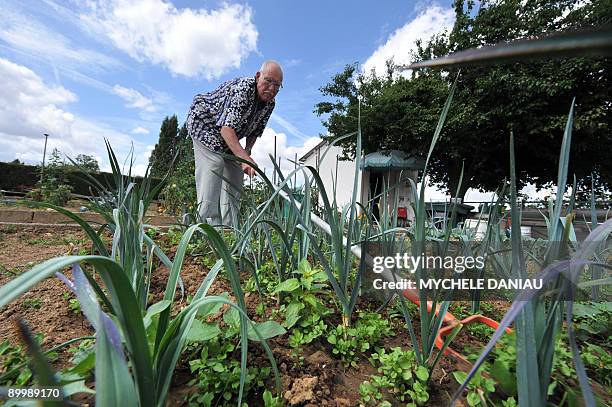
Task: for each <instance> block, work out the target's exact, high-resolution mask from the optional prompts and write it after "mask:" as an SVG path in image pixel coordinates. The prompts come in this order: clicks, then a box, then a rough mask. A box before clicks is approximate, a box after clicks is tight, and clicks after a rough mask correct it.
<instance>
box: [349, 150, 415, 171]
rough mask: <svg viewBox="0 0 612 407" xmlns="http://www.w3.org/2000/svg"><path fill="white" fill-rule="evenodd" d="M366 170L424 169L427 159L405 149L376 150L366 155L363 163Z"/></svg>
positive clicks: (362, 165)
mask: <svg viewBox="0 0 612 407" xmlns="http://www.w3.org/2000/svg"><path fill="white" fill-rule="evenodd" d="M361 168H362V169H366V170H385V171H388V170H422V169H423V168H425V160H424V159H423V158H421V157H417V156H414V155H411V154H408V153H406V152H404V151H399V150H390V151H376V152H374V153H370V154H368V155H366V156H365V159H364V161H363V162H362V164H361Z"/></svg>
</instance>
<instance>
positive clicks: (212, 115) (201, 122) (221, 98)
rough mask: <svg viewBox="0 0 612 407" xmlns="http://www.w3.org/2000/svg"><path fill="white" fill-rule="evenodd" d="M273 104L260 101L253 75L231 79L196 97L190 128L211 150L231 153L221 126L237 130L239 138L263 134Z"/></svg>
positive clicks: (188, 120) (194, 135) (196, 137)
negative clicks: (222, 134)
mask: <svg viewBox="0 0 612 407" xmlns="http://www.w3.org/2000/svg"><path fill="white" fill-rule="evenodd" d="M274 105H275V102H274V100H271V101H270V102H267V103H265V102H262V101H261V100H259V98H258V97H257V85H256V83H255V78H254V77H253V78H236V79H232V80H229V81H227V82H225V83H223V84H221V86H219V87H218V88H217V89H215V90H214V91H212V92H208V93H201V94H199V95H196V96H195V98H194V99H193V103H192V104H191V107H190V108H189V112H188V113H187V131H188V133H189V135H190V136H191V137H192V138H193V139H195V140H199V141H201V142H202V144H204V146H205V147H207V148H209V149H210V150H213V151H218V152H229V148H228V147H227V144H226V143H225V141H224V140H223V137H221V127H222V126H227V127H231V128H232V129H234V131H235V132H236V135H237V136H238V139H239V140H240V139H242V138H244V137H249V138H251V137H261V135H262V133H263V131H264V129H265V127H266V124H267V122H268V119H269V118H270V115H271V114H272V110H274Z"/></svg>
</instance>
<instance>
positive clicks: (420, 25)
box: [363, 6, 455, 76]
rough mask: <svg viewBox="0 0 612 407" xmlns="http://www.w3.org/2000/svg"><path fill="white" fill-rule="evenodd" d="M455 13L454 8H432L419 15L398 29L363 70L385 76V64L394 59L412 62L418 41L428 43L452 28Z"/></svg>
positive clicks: (367, 62)
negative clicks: (411, 57)
mask: <svg viewBox="0 0 612 407" xmlns="http://www.w3.org/2000/svg"><path fill="white" fill-rule="evenodd" d="M454 21H455V13H454V11H453V9H452V8H442V7H440V6H432V7H430V8H428V9H427V10H425V11H424V12H422V13H421V14H419V15H418V16H417V17H416V18H415V19H414V20H412V21H410V22H408V23H407V24H406V25H404V26H403V27H400V28H398V29H397V30H395V32H393V34H391V35H390V36H389V38H388V39H387V41H386V42H385V43H384V44H383V45H381V46H380V47H378V49H377V50H376V51H374V53H373V54H372V55H371V56H370V57H369V58H368V59H367V60H366V62H365V63H364V66H363V69H364V71H366V72H370V71H371V70H372V69H374V70H375V71H376V74H377V75H381V76H382V75H384V74H385V71H386V69H385V63H386V61H387V60H388V59H391V58H392V59H393V61H394V62H395V63H396V64H407V63H409V62H411V61H410V52H411V51H413V50H415V49H416V47H415V43H416V40H418V39H421V40H423V41H426V40H427V39H429V37H431V36H432V35H434V34H436V33H439V32H441V31H443V30H444V29H450V28H452V25H453V23H454Z"/></svg>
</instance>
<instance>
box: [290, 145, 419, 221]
mask: <svg viewBox="0 0 612 407" xmlns="http://www.w3.org/2000/svg"><path fill="white" fill-rule="evenodd" d="M328 148H329V150H328V151H327V154H325V151H326V150H327V149H328ZM342 156H343V152H342V148H341V147H338V146H331V147H330V146H329V143H328V142H327V141H325V140H323V141H321V143H319V144H318V145H316V146H315V147H314V148H312V149H311V150H310V151H308V152H307V153H306V154H304V155H303V156H302V157H301V158H300V162H302V163H303V164H305V165H311V166H313V167H315V168H317V169H318V171H319V175H320V176H321V179H322V181H323V183H324V185H325V186H326V190H327V193H328V194H331V193H332V191H334V188H335V197H333V196H330V197H329V198H330V199H334V198H335V199H336V202H337V203H338V205H339V206H342V205H345V204H347V203H349V202H350V201H351V197H352V194H353V179H354V178H353V177H354V175H355V160H354V159H353V160H342V159H341V157H342ZM361 161H362V162H361V165H360V168H361V179H360V182H359V183H358V186H357V188H358V189H357V196H358V197H359V198H358V200H359V201H360V202H361V203H362V204H364V206H365V205H366V204H367V203H370V205H372V212H373V214H374V216H376V217H378V216H379V214H380V211H381V209H382V208H380V205H379V204H380V202H381V201H384V200H383V199H381V198H382V192H383V191H385V190H386V191H387V195H386V202H387V204H388V207H389V209H392V208H393V207H394V206H395V201H396V199H397V207H398V213H397V215H398V219H399V220H400V222H409V221H411V220H412V219H414V211H413V209H412V206H411V205H410V203H411V202H412V201H413V200H414V196H415V194H413V192H412V186H411V181H412V182H414V184H415V185H416V182H417V175H418V171H419V170H422V169H423V168H424V166H425V161H424V160H423V159H422V158H419V157H415V156H413V155H410V154H408V153H405V152H403V151H398V150H391V151H377V152H374V153H370V154H367V155H366V156H365V157H363V159H362V160H361Z"/></svg>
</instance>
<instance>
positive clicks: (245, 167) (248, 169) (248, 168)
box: [240, 156, 257, 177]
mask: <svg viewBox="0 0 612 407" xmlns="http://www.w3.org/2000/svg"><path fill="white" fill-rule="evenodd" d="M247 161H250V162H252V163H253V164H255V165H257V164H256V163H255V161H254V160H253V159H252V158H251V157H250V156H249V158H248V159H247ZM240 166H241V167H242V171H244V173H245V174H246V175H248V176H249V177H254V176H255V174H256V172H255V169H254V168H253V167H251V166H250V165H249V164H246V163H241V164H240Z"/></svg>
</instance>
